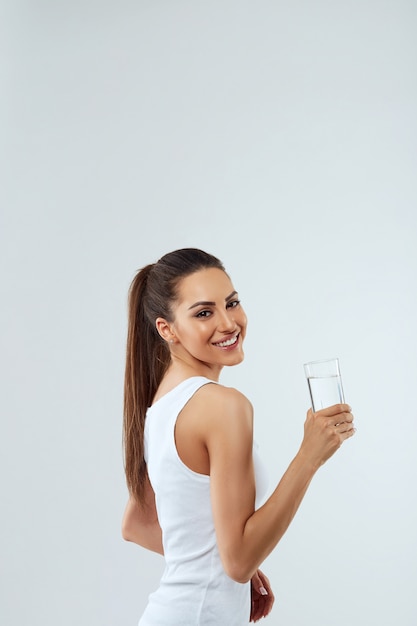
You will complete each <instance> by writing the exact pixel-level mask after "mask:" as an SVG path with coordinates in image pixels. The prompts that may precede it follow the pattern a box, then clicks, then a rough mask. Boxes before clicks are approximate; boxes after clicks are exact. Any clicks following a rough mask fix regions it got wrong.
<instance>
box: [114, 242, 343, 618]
mask: <svg viewBox="0 0 417 626" xmlns="http://www.w3.org/2000/svg"><path fill="white" fill-rule="evenodd" d="M245 334H246V316H245V313H244V311H243V308H242V306H241V304H240V301H239V298H238V294H237V292H236V290H235V288H234V286H233V284H232V282H231V279H230V277H229V276H228V274H227V273H226V271H225V269H224V267H223V265H222V263H221V262H220V261H219V260H218V259H217V258H215V257H213V256H212V255H210V254H207V253H205V252H203V251H201V250H197V249H194V248H186V249H182V250H177V251H174V252H171V253H169V254H166V255H165V256H163V257H162V258H161V259H160V260H159V261H158V262H157V263H155V264H152V265H148V266H146V267H144V268H143V269H142V270H140V271H139V272H138V273H137V275H136V276H135V278H134V280H133V282H132V285H131V288H130V292H129V320H128V338H127V355H126V372H125V406H124V448H125V470H126V478H127V484H128V488H129V493H130V498H129V501H128V504H127V507H126V511H125V514H124V518H123V530H122V532H123V537H124V538H125V539H126V540H128V541H133V542H135V543H137V544H139V545H141V546H143V547H145V548H148V549H149V550H153V551H155V552H159V553H160V554H163V555H164V558H165V562H166V567H165V572H164V574H163V576H162V579H161V583H160V586H159V588H158V589H157V591H155V592H154V593H153V594H151V595H150V597H149V602H148V605H147V607H146V609H145V612H144V614H143V616H142V618H141V620H140V621H139V626H243V625H244V624H248V623H249V621H254V622H255V621H257V620H258V619H260V618H261V617H265V616H266V615H268V613H269V612H270V611H271V609H272V605H273V602H274V596H273V593H272V590H271V588H270V584H269V581H268V579H267V577H266V576H265V575H264V574H263V573H262V572H261V571H260V570H259V567H260V565H261V564H262V562H263V561H264V560H265V558H266V557H267V556H268V555H269V554H270V553H271V552H272V550H273V549H274V548H275V546H276V545H277V543H278V542H279V540H280V539H281V537H282V536H283V535H284V533H285V531H286V530H287V528H288V526H289V524H290V522H291V520H292V519H293V517H294V515H295V513H296V511H297V509H298V507H299V505H300V503H301V501H302V499H303V497H304V494H305V492H306V490H307V488H308V486H309V484H310V481H311V480H312V478H313V476H314V474H315V473H316V471H317V470H318V468H319V467H320V466H321V465H322V464H323V463H324V462H325V461H326V460H327V459H328V458H329V457H331V456H332V455H333V454H334V452H336V450H337V449H338V448H339V447H340V445H341V444H342V443H343V441H344V440H345V439H348V438H349V437H351V436H352V435H353V434H354V432H355V429H354V427H353V416H352V414H351V412H350V407H349V406H348V405H346V404H340V405H335V406H333V407H330V408H327V409H323V410H321V411H318V412H317V413H313V412H312V411H311V410H309V411H308V413H307V418H306V421H305V425H304V438H303V441H302V443H301V446H300V449H299V450H298V452H297V454H296V456H295V457H294V459H293V461H292V462H291V464H290V466H289V467H288V469H287V471H286V472H285V474H284V476H283V477H282V479H281V481H280V482H279V484H278V485H277V487H276V488H275V490H274V491H273V493H272V494H271V495H270V497H269V498H268V499H266V500H265V501H264V503H263V504H260V502H261V500H262V498H265V496H266V494H265V488H266V483H265V472H264V469H263V467H262V464H261V462H260V459H259V457H258V454H257V450H256V447H255V446H254V442H253V410H252V406H251V404H250V402H249V401H248V399H247V398H246V397H245V396H244V395H243V394H242V393H240V392H239V391H237V390H236V389H232V388H227V387H225V386H222V385H221V384H219V382H218V381H219V376H220V373H221V370H222V368H223V367H224V366H231V365H236V364H238V363H240V362H241V361H242V359H243V342H244V339H245Z"/></svg>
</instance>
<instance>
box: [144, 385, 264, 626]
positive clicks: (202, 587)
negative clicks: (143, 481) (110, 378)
mask: <svg viewBox="0 0 417 626" xmlns="http://www.w3.org/2000/svg"><path fill="white" fill-rule="evenodd" d="M209 383H213V381H211V380H209V379H207V378H205V377H201V376H195V377H192V378H188V379H186V380H184V381H183V382H182V383H180V384H179V385H177V387H175V388H174V389H172V390H171V391H170V392H169V393H167V394H166V395H165V396H163V397H162V398H160V399H159V400H158V401H157V402H155V403H154V404H153V406H152V407H151V408H150V409H149V410H148V413H147V417H146V422H145V460H146V463H147V467H148V474H149V478H150V482H151V484H152V487H153V489H154V492H155V499H156V507H157V512H158V519H159V523H160V526H161V528H162V533H163V544H164V555H165V561H166V569H165V572H164V575H163V577H162V580H161V584H160V587H159V589H158V590H157V591H156V592H155V593H154V594H151V596H150V599H149V605H148V607H147V609H146V611H145V614H144V615H143V617H142V619H141V621H140V622H139V624H140V626H148V625H149V626H151V625H152V626H153V625H154V624H158V625H160V626H162V625H163V626H165V625H166V626H168V625H169V626H171V625H172V626H173V625H175V626H177V625H178V624H181V626H197V625H198V626H209V625H210V626H221V625H222V624H224V625H225V626H226V625H227V626H242V625H243V624H247V623H248V622H249V614H250V584H249V583H245V584H241V583H237V582H235V581H233V580H232V579H231V578H229V577H228V576H227V574H226V573H225V572H224V568H223V566H222V563H221V560H220V556H219V552H218V548H217V544H216V533H215V529H214V523H213V516H212V510H211V502H210V477H209V476H207V475H204V474H199V473H197V472H194V471H192V470H191V469H190V468H188V467H187V466H186V465H185V464H184V463H183V461H182V460H181V459H180V457H179V455H178V452H177V448H176V445H175V425H176V421H177V417H178V415H179V413H180V412H181V410H182V409H183V408H184V406H185V405H186V404H187V403H188V402H189V400H190V399H191V398H192V397H193V395H194V394H195V393H196V392H197V391H198V389H200V388H201V387H202V386H203V385H206V384H209ZM214 384H215V383H214ZM255 464H256V465H257V466H258V461H257V460H256V461H255ZM258 473H259V472H258Z"/></svg>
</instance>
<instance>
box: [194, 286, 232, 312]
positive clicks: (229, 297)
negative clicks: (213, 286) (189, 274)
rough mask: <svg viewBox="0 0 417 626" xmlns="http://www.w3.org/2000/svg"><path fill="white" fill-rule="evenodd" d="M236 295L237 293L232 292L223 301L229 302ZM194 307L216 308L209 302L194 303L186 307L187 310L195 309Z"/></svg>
mask: <svg viewBox="0 0 417 626" xmlns="http://www.w3.org/2000/svg"><path fill="white" fill-rule="evenodd" d="M236 295H237V291H232V293H231V294H230V295H229V296H227V298H225V299H224V301H225V302H229V300H231V299H232V298H233V296H236ZM196 306H216V303H215V302H209V301H208V300H201V301H200V302H196V303H195V304H192V305H191V306H190V307H188V310H189V311H191V309H195V307H196Z"/></svg>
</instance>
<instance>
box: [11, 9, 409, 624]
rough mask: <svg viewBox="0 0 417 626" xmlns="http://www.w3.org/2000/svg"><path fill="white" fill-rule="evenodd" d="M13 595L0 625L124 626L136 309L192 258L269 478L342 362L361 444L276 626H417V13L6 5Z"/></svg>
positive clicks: (142, 592)
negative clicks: (233, 364)
mask: <svg viewBox="0 0 417 626" xmlns="http://www.w3.org/2000/svg"><path fill="white" fill-rule="evenodd" d="M0 10H1V14H0V18H1V19H0V24H1V26H0V28H1V33H0V35H1V37H0V42H1V43H0V46H1V56H0V58H1V67H0V71H1V74H0V78H1V90H2V94H1V99H0V114H1V136H2V139H1V148H0V149H1V158H2V164H1V172H2V174H1V177H2V183H1V191H0V193H1V242H0V251H1V346H0V355H1V366H2V371H1V382H2V385H1V387H2V389H1V436H0V463H1V468H0V469H1V471H0V475H1V534H0V542H1V545H0V548H1V565H0V567H1V581H0V594H1V602H0V607H1V608H0V611H1V614H0V621H1V623H2V624H4V625H7V626H22V625H23V624H30V625H31V626H57V625H59V626H73V625H74V624H77V625H78V626H132V625H135V624H136V623H137V620H138V618H139V615H140V613H141V611H142V610H143V607H144V605H145V603H146V599H147V595H148V593H149V592H150V591H151V590H152V589H154V588H155V586H156V585H157V582H158V578H159V575H160V573H161V570H162V559H161V557H158V556H157V555H153V554H150V553H147V552H146V551H144V550H142V549H141V548H138V547H136V546H133V545H131V544H127V543H124V542H123V541H122V539H121V536H120V522H121V517H122V512H123V508H124V504H125V500H126V488H125V483H124V476H123V466H122V449H121V424H122V385H123V367H124V363H123V359H124V348H125V333H126V294H127V289H128V286H129V284H130V281H131V279H132V278H133V275H134V273H135V272H136V270H137V269H139V268H140V267H142V266H143V265H145V264H147V263H149V262H152V261H156V260H157V259H158V258H159V256H161V255H162V254H164V253H165V252H168V251H170V250H173V249H176V248H179V247H183V246H197V247H201V248H204V249H207V250H208V251H210V252H212V253H214V254H216V255H218V256H219V257H220V258H221V259H222V260H223V261H224V263H225V264H226V268H227V269H228V271H229V273H230V274H231V276H232V279H233V281H234V284H235V287H236V288H237V289H238V290H239V294H240V296H241V298H242V303H243V305H244V306H245V308H246V312H247V314H248V316H249V322H250V325H249V333H248V339H247V342H246V360H245V362H244V363H243V364H242V365H240V366H239V367H237V368H235V369H232V370H229V371H227V372H226V371H225V372H224V376H223V382H224V383H225V384H230V385H233V386H237V387H238V388H239V389H240V390H242V391H243V392H244V393H245V394H246V395H247V396H248V397H249V398H250V399H251V400H252V402H253V404H254V406H255V417H256V438H257V440H258V442H259V444H260V446H261V450H263V455H264V459H265V462H266V464H267V466H268V469H269V471H270V474H271V487H272V486H273V485H274V484H275V483H276V482H277V481H278V480H279V478H280V476H281V475H282V473H283V471H284V470H285V468H286V466H287V465H288V463H289V461H290V460H291V458H292V456H293V455H294V454H295V452H296V451H297V448H298V446H299V443H300V441H301V437H302V427H303V422H304V416H305V412H306V410H307V408H308V406H309V397H308V390H307V384H306V382H305V379H304V373H303V368H302V364H303V363H304V362H305V361H307V360H313V359H320V358H326V357H332V356H338V357H339V359H340V363H341V369H342V376H343V378H344V386H345V395H346V399H347V401H348V402H350V404H351V405H352V407H353V411H354V413H355V416H356V423H357V428H358V432H357V434H356V436H355V437H354V438H353V439H352V440H350V441H348V442H347V443H346V444H345V445H344V446H343V447H342V449H341V450H340V451H339V452H338V454H337V455H336V456H335V457H334V458H332V459H331V460H330V461H329V462H328V464H327V465H326V466H324V467H323V468H322V469H321V470H320V472H319V473H318V474H317V476H316V477H315V479H314V482H313V484H312V486H311V488H310V490H309V492H308V494H307V496H306V498H305V500H304V502H303V504H302V506H301V508H300V511H299V512H298V514H297V517H296V519H295V520H294V522H293V524H292V526H291V528H290V529H289V531H288V533H287V534H286V536H285V537H284V538H283V540H282V542H281V543H280V544H279V546H278V547H277V549H276V551H275V552H274V553H273V554H272V555H271V556H270V557H269V558H268V560H267V562H266V563H265V564H264V570H265V571H266V573H267V574H268V576H269V577H270V579H271V582H272V585H273V587H274V589H275V592H276V596H277V601H276V607H275V609H274V613H273V615H272V616H271V617H270V618H268V620H267V623H269V624H271V625H275V624H277V625H281V626H300V625H306V624H308V625H309V626H335V624H337V625H338V626H353V625H355V626H362V625H364V626H365V625H366V626H368V625H373V624H378V626H392V625H393V624H395V623H397V624H401V626H415V624H416V620H417V600H416V593H415V589H416V582H417V566H416V563H417V532H416V528H417V510H416V487H415V476H416V462H415V455H416V452H415V451H416V445H417V428H416V391H415V389H416V382H415V381H416V378H417V366H416V355H417V350H416V349H417V341H416V330H415V320H416V305H417V298H416V278H417V273H416V269H417V254H416V235H417V228H416V227H417V212H416V204H417V203H416V200H417V183H416V166H417V158H416V134H417V133H416V131H417V122H416V111H417V72H416V67H417V38H416V26H417V6H416V4H415V3H414V2H412V1H410V0H391V1H387V0H379V1H378V2H377V1H376V0H365V1H363V0H362V1H359V0H350V1H349V0H348V1H347V2H346V1H345V2H338V1H336V2H335V1H334V0H333V1H330V0H328V1H326V0H319V1H318V2H307V1H300V0H295V1H294V2H291V3H290V2H279V1H276V0H274V1H272V0H270V1H267V0H257V1H256V2H254V1H252V2H249V1H245V0H242V1H237V0H222V1H219V0H211V1H210V2H202V1H201V0H194V2H190V1H183V0H170V1H168V0H166V1H159V0H152V1H151V0H149V1H144V0H138V1H136V2H127V1H120V2H113V3H110V2H98V1H96V2H94V1H91V0H86V1H84V2H81V1H80V0H78V1H74V0H73V1H71V2H70V1H69V0H67V1H62V2H56V1H52V0H43V1H42V0H39V1H38V2H33V1H31V2H29V1H28V0H26V1H24V0H13V1H12V0H6V1H4V2H3V3H2V5H1V9H0Z"/></svg>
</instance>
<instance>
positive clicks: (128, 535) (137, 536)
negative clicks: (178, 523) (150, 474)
mask: <svg viewBox="0 0 417 626" xmlns="http://www.w3.org/2000/svg"><path fill="white" fill-rule="evenodd" d="M122 536H123V539H125V540H126V541H132V542H133V543H137V544H138V545H139V546H142V547H143V548H146V549H147V550H151V551H152V552H157V553H158V554H164V548H163V545H162V530H161V527H160V525H159V521H158V514H157V512H156V505H155V494H154V491H153V489H152V486H151V483H150V482H149V479H148V478H147V479H146V486H145V499H144V502H143V503H142V504H141V505H140V504H138V502H137V501H136V500H135V499H134V498H133V496H130V498H129V500H128V503H127V505H126V509H125V512H124V515H123V522H122Z"/></svg>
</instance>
